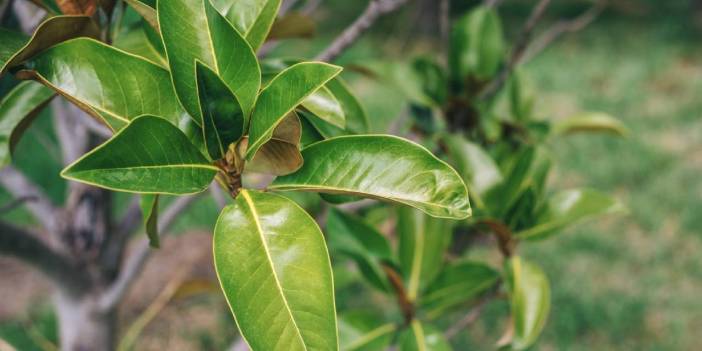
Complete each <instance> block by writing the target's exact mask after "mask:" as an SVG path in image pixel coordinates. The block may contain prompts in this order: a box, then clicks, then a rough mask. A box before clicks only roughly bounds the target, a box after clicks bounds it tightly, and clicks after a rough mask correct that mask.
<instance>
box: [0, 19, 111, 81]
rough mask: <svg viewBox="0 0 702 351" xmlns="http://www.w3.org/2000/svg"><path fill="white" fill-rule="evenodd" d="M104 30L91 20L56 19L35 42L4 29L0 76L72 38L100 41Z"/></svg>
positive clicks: (36, 34)
mask: <svg viewBox="0 0 702 351" xmlns="http://www.w3.org/2000/svg"><path fill="white" fill-rule="evenodd" d="M99 34H100V30H99V29H98V27H97V25H96V24H95V22H93V20H92V19H90V17H86V16H54V17H51V18H49V19H47V20H46V21H44V22H43V23H42V24H41V25H39V27H37V30H36V31H35V32H34V34H33V35H32V37H31V38H27V37H25V36H24V35H23V34H19V33H14V32H12V31H9V30H6V29H2V28H0V75H2V74H3V73H5V71H6V70H7V69H8V68H10V67H12V66H16V65H18V64H20V63H22V62H24V61H25V60H27V59H28V58H30V57H32V56H34V55H36V54H37V53H39V52H41V51H42V50H44V49H46V48H48V47H50V46H52V45H55V44H58V43H60V42H63V41H66V40H68V39H71V38H75V37H80V36H86V37H93V38H98V37H99Z"/></svg>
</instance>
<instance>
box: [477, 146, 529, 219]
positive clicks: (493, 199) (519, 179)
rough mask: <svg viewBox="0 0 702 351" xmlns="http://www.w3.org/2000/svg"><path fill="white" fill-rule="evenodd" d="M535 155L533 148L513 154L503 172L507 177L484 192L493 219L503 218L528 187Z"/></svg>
mask: <svg viewBox="0 0 702 351" xmlns="http://www.w3.org/2000/svg"><path fill="white" fill-rule="evenodd" d="M535 155H536V150H535V149H534V148H533V147H529V148H527V149H524V150H521V151H519V152H517V153H515V154H514V155H513V156H512V158H511V160H510V162H509V164H508V165H507V167H506V169H507V171H505V172H504V174H506V175H507V176H506V177H505V178H504V179H503V180H502V182H501V183H499V184H498V185H496V186H493V187H491V188H490V189H489V191H487V192H486V194H485V203H486V205H487V207H488V208H489V209H490V210H491V211H492V212H493V215H494V216H495V217H497V218H503V217H504V215H505V214H506V213H507V212H508V211H509V210H510V209H511V208H512V206H513V205H514V202H515V201H516V200H517V199H518V198H519V196H520V195H521V194H522V192H523V191H524V190H525V189H526V188H527V186H528V185H529V183H530V180H531V178H530V174H531V171H532V169H533V168H532V167H533V165H534V164H535V163H534V160H535V158H536V156H535Z"/></svg>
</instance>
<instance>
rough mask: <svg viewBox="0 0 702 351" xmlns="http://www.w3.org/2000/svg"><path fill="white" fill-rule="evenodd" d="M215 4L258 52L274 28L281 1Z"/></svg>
mask: <svg viewBox="0 0 702 351" xmlns="http://www.w3.org/2000/svg"><path fill="white" fill-rule="evenodd" d="M213 3H214V5H215V7H216V8H217V9H218V10H219V11H220V12H221V13H222V14H223V15H224V17H226V18H227V19H228V20H229V22H231V23H232V24H233V25H234V27H235V28H236V29H237V30H238V31H239V33H241V34H242V35H243V36H244V37H246V40H247V41H248V42H249V44H251V47H252V48H253V49H254V51H256V50H258V48H260V47H261V45H263V42H264V41H265V40H266V37H267V36H268V32H270V30H271V27H272V26H273V22H274V21H275V18H276V16H277V15H278V10H279V9H280V3H281V0H213Z"/></svg>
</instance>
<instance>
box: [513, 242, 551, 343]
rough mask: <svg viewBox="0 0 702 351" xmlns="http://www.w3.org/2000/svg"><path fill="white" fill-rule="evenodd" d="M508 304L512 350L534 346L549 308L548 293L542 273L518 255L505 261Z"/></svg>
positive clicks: (549, 293) (549, 291)
mask: <svg viewBox="0 0 702 351" xmlns="http://www.w3.org/2000/svg"><path fill="white" fill-rule="evenodd" d="M507 270H508V272H507V274H508V277H509V279H508V285H509V292H510V302H511V305H512V323H513V325H512V328H513V335H512V340H511V345H512V349H513V350H524V349H526V348H528V347H529V346H531V345H532V344H534V342H535V341H536V339H537V338H538V337H539V334H541V331H542V330H543V328H544V325H546V319H547V318H548V313H549V309H550V306H551V290H550V288H549V283H548V279H547V278H546V275H544V272H543V271H542V270H541V269H540V268H539V267H537V266H534V265H532V264H530V263H528V262H525V261H524V260H522V259H521V258H520V257H519V256H515V257H512V258H510V260H509V261H508V262H507Z"/></svg>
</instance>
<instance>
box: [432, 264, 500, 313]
mask: <svg viewBox="0 0 702 351" xmlns="http://www.w3.org/2000/svg"><path fill="white" fill-rule="evenodd" d="M499 279H500V274H499V273H498V272H497V271H495V270H494V269H492V268H490V267H489V266H487V265H485V264H483V263H480V262H471V261H464V262H458V263H453V264H451V265H449V266H447V267H446V268H445V269H444V270H443V271H441V274H439V276H437V277H436V279H435V280H434V281H433V282H432V283H431V285H430V286H429V287H428V289H427V290H426V291H425V292H424V294H423V296H422V298H421V306H422V308H424V309H425V310H427V316H428V317H429V318H432V317H437V316H440V315H441V314H442V313H444V312H446V311H449V310H450V309H453V308H456V307H458V306H460V305H461V304H463V303H465V302H468V301H470V300H472V299H474V298H475V297H477V296H478V295H480V294H482V293H484V292H486V291H488V290H490V289H492V288H493V287H494V286H495V284H497V282H498V281H499Z"/></svg>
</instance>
